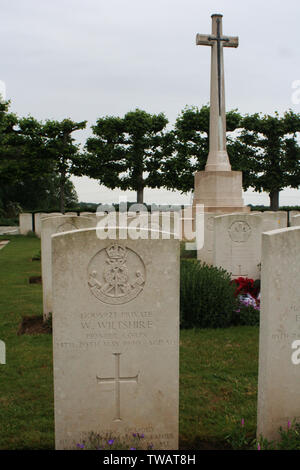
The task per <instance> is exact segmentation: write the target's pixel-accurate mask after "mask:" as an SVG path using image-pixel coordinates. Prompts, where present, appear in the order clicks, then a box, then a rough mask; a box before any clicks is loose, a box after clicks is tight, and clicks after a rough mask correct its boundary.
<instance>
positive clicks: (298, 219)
mask: <svg viewBox="0 0 300 470" xmlns="http://www.w3.org/2000/svg"><path fill="white" fill-rule="evenodd" d="M299 225H300V214H299V215H294V216H293V217H292V219H291V227H297V226H299Z"/></svg>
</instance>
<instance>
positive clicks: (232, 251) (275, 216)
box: [197, 211, 300, 279]
mask: <svg viewBox="0 0 300 470" xmlns="http://www.w3.org/2000/svg"><path fill="white" fill-rule="evenodd" d="M299 214H300V213H299V211H290V213H289V219H288V214H287V212H284V211H278V212H269V211H266V212H251V213H249V214H247V213H244V214H238V213H235V214H225V215H218V214H211V213H205V214H204V244H203V247H202V248H201V249H199V250H198V251H197V258H198V259H199V260H201V261H204V262H206V263H208V264H212V265H214V266H217V267H221V268H223V269H226V270H227V271H228V272H230V273H231V274H232V277H233V278H237V277H240V276H242V277H248V278H252V279H259V278H260V268H261V253H262V246H261V240H262V238H261V236H262V233H263V232H268V231H271V230H276V229H280V228H286V227H287V226H288V225H290V226H295V225H300V215H299Z"/></svg>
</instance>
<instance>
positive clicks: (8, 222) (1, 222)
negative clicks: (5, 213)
mask: <svg viewBox="0 0 300 470" xmlns="http://www.w3.org/2000/svg"><path fill="white" fill-rule="evenodd" d="M18 225H19V219H18V218H17V217H13V218H10V219H8V218H7V217H0V226H2V227H17V226H18Z"/></svg>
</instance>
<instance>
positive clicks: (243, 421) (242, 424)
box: [241, 418, 245, 428]
mask: <svg viewBox="0 0 300 470" xmlns="http://www.w3.org/2000/svg"><path fill="white" fill-rule="evenodd" d="M244 425H245V420H244V418H242V421H241V426H242V428H243V427H244Z"/></svg>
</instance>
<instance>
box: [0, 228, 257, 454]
mask: <svg viewBox="0 0 300 470" xmlns="http://www.w3.org/2000/svg"><path fill="white" fill-rule="evenodd" d="M4 239H5V240H10V243H9V244H8V245H6V246H5V248H3V249H2V250H1V251H0V339H1V340H3V341H4V342H5V343H6V350H7V351H6V364H5V365H0V377H1V379H0V384H1V392H0V449H10V450H19V449H54V404H53V371H52V335H51V334H50V333H49V331H47V330H46V331H45V332H42V331H41V325H39V326H38V327H37V328H36V329H35V331H34V333H35V334H20V324H21V322H22V318H23V317H26V316H30V317H34V316H40V317H41V316H42V286H41V284H39V283H30V282H29V279H30V278H31V277H39V276H40V275H41V265H40V261H39V259H38V258H39V257H38V256H37V255H38V253H39V251H40V240H39V239H38V238H36V237H35V236H26V237H25V236H7V235H6V236H1V237H0V241H1V240H4ZM33 258H37V259H35V260H33ZM220 301H221V300H220ZM18 333H19V334H18ZM257 370H258V328H257V327H249V326H241V327H231V328H224V329H190V330H181V333H180V410H179V414H180V423H179V446H180V449H187V450H193V449H228V448H229V449H230V448H232V447H231V444H230V442H231V440H230V438H229V439H228V436H233V435H234V434H235V433H238V434H239V432H240V429H241V420H242V419H243V420H244V422H245V424H244V430H245V431H246V433H247V439H248V440H251V439H255V432H256V403H257ZM228 441H230V442H228Z"/></svg>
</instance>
